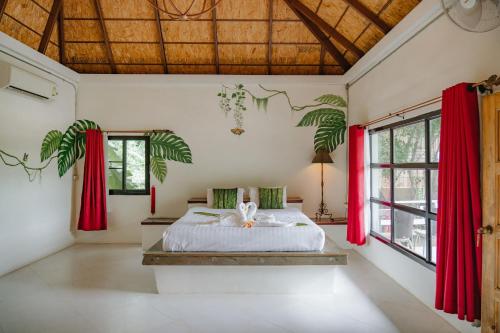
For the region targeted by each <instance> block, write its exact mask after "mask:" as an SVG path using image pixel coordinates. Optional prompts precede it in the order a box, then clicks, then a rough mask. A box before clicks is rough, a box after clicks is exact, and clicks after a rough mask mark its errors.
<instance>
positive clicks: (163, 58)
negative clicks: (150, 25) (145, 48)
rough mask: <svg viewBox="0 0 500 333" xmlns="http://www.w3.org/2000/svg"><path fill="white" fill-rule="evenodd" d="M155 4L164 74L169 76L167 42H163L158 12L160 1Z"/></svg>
mask: <svg viewBox="0 0 500 333" xmlns="http://www.w3.org/2000/svg"><path fill="white" fill-rule="evenodd" d="M155 3H156V7H155V8H154V11H155V19H156V28H157V29H158V37H159V39H160V53H161V54H160V56H161V62H162V64H163V72H164V73H165V74H168V66H167V53H166V51H165V42H164V40H163V29H162V28H161V21H160V11H159V10H158V0H155Z"/></svg>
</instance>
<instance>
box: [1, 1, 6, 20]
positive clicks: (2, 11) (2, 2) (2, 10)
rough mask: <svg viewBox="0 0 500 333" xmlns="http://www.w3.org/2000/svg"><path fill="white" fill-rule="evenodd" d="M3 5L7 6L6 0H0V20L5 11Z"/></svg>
mask: <svg viewBox="0 0 500 333" xmlns="http://www.w3.org/2000/svg"><path fill="white" fill-rule="evenodd" d="M5 7H7V0H0V20H1V19H2V15H3V13H4V12H5Z"/></svg>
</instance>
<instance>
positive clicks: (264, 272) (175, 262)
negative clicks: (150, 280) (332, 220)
mask: <svg viewBox="0 0 500 333" xmlns="http://www.w3.org/2000/svg"><path fill="white" fill-rule="evenodd" d="M142 264H143V265H146V266H152V268H153V270H154V273H155V278H156V285H157V289H158V292H159V293H244V294H248V293H249V294H303V293H307V294H309V293H320V294H322V293H331V292H333V291H334V278H335V267H336V266H337V265H346V264H347V254H346V253H345V252H343V251H342V250H340V249H339V248H338V247H337V246H336V245H335V243H333V241H332V240H330V239H329V238H326V243H325V247H324V249H323V250H322V251H310V252H165V251H163V250H162V241H161V240H160V241H158V242H157V243H156V244H155V245H154V246H152V247H151V248H150V249H149V250H147V251H145V252H144V254H143V261H142Z"/></svg>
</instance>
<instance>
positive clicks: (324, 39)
mask: <svg viewBox="0 0 500 333" xmlns="http://www.w3.org/2000/svg"><path fill="white" fill-rule="evenodd" d="M285 2H286V3H287V5H288V6H289V7H290V9H291V10H293V12H294V13H295V15H297V16H298V17H299V18H300V19H301V20H302V22H303V23H304V25H305V26H306V27H307V29H309V31H310V32H311V33H312V34H313V35H314V37H316V39H318V40H319V41H320V43H321V44H322V45H323V47H324V48H325V49H326V50H327V51H328V53H330V55H331V56H332V57H333V59H335V60H336V61H337V63H338V64H339V65H340V66H341V67H342V69H343V70H344V71H345V72H346V71H347V70H348V69H349V68H350V67H351V65H350V64H349V62H347V60H346V59H345V58H344V56H343V55H342V53H341V52H340V51H339V50H338V49H337V48H336V47H335V45H333V43H332V42H331V41H330V39H329V38H328V36H327V35H326V34H325V33H324V32H323V31H321V29H320V28H318V27H317V26H316V25H315V24H314V22H313V21H312V20H311V19H310V18H309V17H307V16H306V15H304V14H303V13H302V12H300V11H299V10H298V9H297V8H296V7H294V6H293V5H291V2H292V0H285Z"/></svg>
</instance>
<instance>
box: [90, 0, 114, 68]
mask: <svg viewBox="0 0 500 333" xmlns="http://www.w3.org/2000/svg"><path fill="white" fill-rule="evenodd" d="M94 6H95V9H96V12H97V17H98V19H99V25H100V27H101V32H102V36H103V38H104V46H105V47H106V53H107V56H108V62H109V65H110V66H111V72H112V73H113V74H115V73H116V64H115V60H114V59H113V52H112V51H111V45H110V43H109V36H108V31H107V30H106V24H105V23H104V19H103V15H102V7H101V2H100V0H94Z"/></svg>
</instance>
